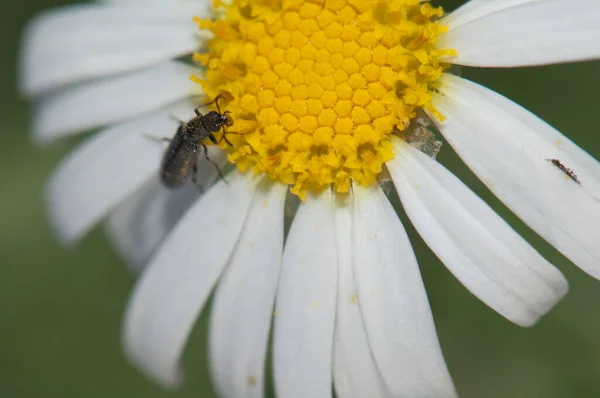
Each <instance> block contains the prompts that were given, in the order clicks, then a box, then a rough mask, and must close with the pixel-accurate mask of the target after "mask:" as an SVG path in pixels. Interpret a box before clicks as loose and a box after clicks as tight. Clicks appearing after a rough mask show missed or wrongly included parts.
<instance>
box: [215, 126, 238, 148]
mask: <svg viewBox="0 0 600 398" xmlns="http://www.w3.org/2000/svg"><path fill="white" fill-rule="evenodd" d="M227 134H235V135H241V134H240V133H238V132H236V131H226V130H225V129H223V135H222V136H221V139H220V140H219V142H218V143H219V144H220V143H221V141H223V140H225V142H226V143H228V144H229V146H233V144H232V143H231V141H229V140H228V139H227Z"/></svg>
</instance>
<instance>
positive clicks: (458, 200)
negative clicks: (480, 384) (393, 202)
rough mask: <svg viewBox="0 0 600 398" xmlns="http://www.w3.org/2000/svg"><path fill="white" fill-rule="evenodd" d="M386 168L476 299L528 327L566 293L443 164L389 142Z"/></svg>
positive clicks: (428, 237)
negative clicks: (391, 156)
mask: <svg viewBox="0 0 600 398" xmlns="http://www.w3.org/2000/svg"><path fill="white" fill-rule="evenodd" d="M394 146H395V153H396V158H395V159H393V160H392V161H390V162H388V163H387V165H388V169H389V170H390V174H391V175H392V179H393V180H394V184H395V185H396V189H397V191H398V194H399V195H400V200H401V201H402V204H403V206H404V209H405V210H406V213H407V214H408V216H409V217H410V219H411V221H412V223H413V225H414V226H415V228H416V229H417V231H418V232H419V234H420V235H421V237H422V238H423V240H424V241H425V242H426V243H427V245H428V246H429V247H430V248H431V250H432V251H433V252H434V253H436V254H437V256H438V257H439V258H440V260H442V262H443V263H444V264H445V265H446V266H447V267H448V269H449V270H450V271H451V272H452V273H453V274H454V275H455V276H456V277H457V278H458V279H459V280H460V281H461V283H462V284H464V285H465V286H466V287H467V288H468V289H469V290H470V291H471V292H472V293H473V294H474V295H476V296H477V297H479V298H480V299H481V300H482V301H483V302H485V303H486V304H487V305H489V306H490V307H491V308H493V309H494V310H496V311H498V312H499V313H500V314H502V315H503V316H505V317H506V318H508V319H509V320H510V321H512V322H514V323H516V324H518V325H521V326H531V325H533V324H534V323H535V322H537V320H538V319H539V317H540V316H542V315H544V314H545V313H546V312H548V310H550V309H551V308H552V307H553V306H554V305H555V304H556V303H557V302H558V301H559V300H560V299H561V298H562V297H563V296H564V294H565V293H566V292H567V290H568V284H567V281H566V279H565V278H564V277H563V276H562V274H561V273H560V271H558V270H557V269H556V268H555V267H554V266H553V265H552V264H550V263H549V262H547V261H546V260H545V259H544V258H543V257H542V256H540V255H539V254H538V253H537V252H536V251H535V250H534V249H533V248H532V247H531V246H530V245H529V244H527V242H525V240H523V239H522V238H521V237H520V236H519V235H518V234H517V233H516V232H515V231H514V230H513V229H512V228H510V226H509V225H508V224H506V222H504V220H502V219H501V218H500V217H499V216H498V215H497V214H496V213H494V211H493V210H492V209H491V208H489V207H488V206H487V204H485V202H483V201H482V200H481V199H479V198H478V197H477V196H476V195H475V194H474V193H473V192H471V191H470V190H469V189H468V188H467V187H466V186H465V185H464V184H463V183H462V182H461V181H460V180H459V179H458V178H456V177H455V176H454V175H453V174H452V173H450V172H449V171H448V170H446V169H445V168H444V167H443V166H442V165H440V164H439V163H437V162H435V161H434V160H432V159H431V158H429V157H427V156H426V155H424V154H422V153H421V152H419V151H418V150H416V149H414V148H412V147H411V146H410V145H408V144H406V143H405V142H404V141H401V140H399V139H396V140H395V142H394Z"/></svg>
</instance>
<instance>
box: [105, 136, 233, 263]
mask: <svg viewBox="0 0 600 398" xmlns="http://www.w3.org/2000/svg"><path fill="white" fill-rule="evenodd" d="M208 154H209V156H210V158H211V160H212V161H214V162H215V163H216V164H217V165H218V167H219V168H221V169H222V168H223V167H224V165H225V163H226V162H227V157H226V155H225V153H224V152H223V151H222V150H220V149H218V148H216V147H212V146H211V147H208ZM218 177H219V176H218V173H217V170H216V168H215V167H214V166H213V165H211V164H210V163H208V161H207V160H206V159H205V158H204V157H203V156H200V157H199V158H198V172H197V175H196V178H195V181H194V183H191V182H190V183H188V184H187V185H185V186H184V187H182V188H180V189H175V190H172V189H168V188H166V187H164V186H163V185H162V184H161V182H160V180H159V178H158V173H157V174H156V177H155V178H152V179H151V181H150V182H149V183H148V184H147V185H146V186H145V187H144V188H142V189H140V190H138V191H137V192H135V193H134V194H132V195H130V197H129V198H127V199H126V200H125V201H124V202H123V203H121V204H120V205H119V206H117V208H115V210H114V211H113V212H112V214H111V215H110V217H109V219H108V221H107V223H106V227H107V232H108V236H109V239H110V240H111V241H112V243H113V245H114V246H115V248H116V249H117V251H118V252H119V253H120V254H121V256H122V257H123V258H124V259H125V260H126V262H127V264H128V265H129V266H130V267H131V269H132V271H139V270H140V269H141V268H143V267H144V266H145V265H146V263H147V262H148V260H149V259H150V256H151V255H152V253H153V252H154V251H155V250H156V248H157V247H158V245H159V243H160V242H162V240H163V239H164V238H165V236H167V234H168V233H169V231H170V230H171V229H172V228H173V227H174V226H175V224H176V223H177V222H178V221H179V219H180V218H181V216H183V214H184V213H185V212H186V211H187V209H188V208H189V207H190V206H191V205H192V204H193V203H194V202H195V201H196V200H197V199H198V198H199V197H200V195H201V194H202V193H204V192H206V191H208V189H209V188H210V186H211V185H212V183H213V182H214V181H215V180H216V179H217V178H218Z"/></svg>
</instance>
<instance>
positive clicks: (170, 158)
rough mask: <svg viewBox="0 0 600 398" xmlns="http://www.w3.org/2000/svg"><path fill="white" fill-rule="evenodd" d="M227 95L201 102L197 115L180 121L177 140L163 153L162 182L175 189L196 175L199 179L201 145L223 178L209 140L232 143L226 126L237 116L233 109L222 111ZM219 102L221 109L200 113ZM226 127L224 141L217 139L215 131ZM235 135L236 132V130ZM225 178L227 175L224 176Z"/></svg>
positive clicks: (175, 138) (172, 140) (217, 106)
mask: <svg viewBox="0 0 600 398" xmlns="http://www.w3.org/2000/svg"><path fill="white" fill-rule="evenodd" d="M222 98H224V97H223V96H222V95H221V94H219V95H217V96H216V97H215V99H214V100H212V101H210V102H207V103H205V104H203V105H200V106H199V107H197V108H196V109H194V113H195V114H196V116H195V117H194V118H192V119H190V120H189V121H187V122H183V121H180V124H179V127H177V132H176V133H175V136H174V137H173V139H171V140H170V144H169V146H168V148H167V150H166V151H165V154H164V156H163V160H162V165H161V168H160V179H161V181H162V183H163V184H164V185H165V186H166V187H168V188H171V189H175V188H179V187H181V186H183V185H184V184H185V183H186V182H187V180H188V179H189V178H190V176H192V178H195V176H196V172H197V163H198V156H200V153H199V152H200V147H202V148H203V149H204V157H205V158H206V160H208V161H209V162H210V163H211V164H212V165H213V166H215V168H216V169H217V172H218V173H219V175H220V176H221V178H223V174H221V170H220V169H219V166H217V164H216V163H214V162H213V161H212V160H210V158H209V157H208V151H207V148H206V144H205V143H204V140H205V139H207V138H208V139H209V140H210V141H211V142H212V143H213V144H215V145H216V144H219V143H220V142H221V140H225V142H226V143H228V144H229V145H231V142H229V141H228V140H227V137H226V134H227V133H228V132H227V131H226V129H225V128H226V127H229V126H231V125H232V124H233V119H232V118H231V116H230V112H229V111H225V112H223V113H221V109H220V107H219V100H220V99H222ZM213 103H214V104H215V106H216V108H217V110H216V111H210V112H208V113H207V114H206V115H203V114H201V113H200V109H201V108H204V107H205V106H208V105H211V104H213ZM220 130H223V136H222V137H221V140H219V141H217V139H216V137H215V133H217V132H219V131H220ZM232 134H233V133H232ZM223 179H224V178H223Z"/></svg>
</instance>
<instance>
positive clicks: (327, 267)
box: [273, 190, 337, 398]
mask: <svg viewBox="0 0 600 398" xmlns="http://www.w3.org/2000/svg"><path fill="white" fill-rule="evenodd" d="M336 301H337V250H336V238H335V230H334V221H333V212H332V193H331V191H330V190H325V191H323V192H322V193H320V194H318V195H309V196H308V198H307V200H306V201H305V202H304V203H302V204H301V205H300V207H299V209H298V212H297V213H296V217H295V218H294V221H293V223H292V226H291V229H290V231H289V234H288V237H287V240H286V244H285V249H284V254H283V266H282V270H281V276H280V280H279V287H278V290H277V299H276V315H275V323H274V332H273V371H274V378H275V390H276V393H277V396H279V397H287V398H295V397H297V398H305V397H315V398H321V397H323V398H324V397H331V396H332V395H331V393H332V388H331V386H332V370H331V364H332V359H333V357H332V351H333V335H334V324H335V312H336Z"/></svg>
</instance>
